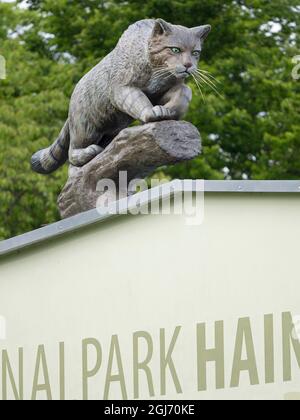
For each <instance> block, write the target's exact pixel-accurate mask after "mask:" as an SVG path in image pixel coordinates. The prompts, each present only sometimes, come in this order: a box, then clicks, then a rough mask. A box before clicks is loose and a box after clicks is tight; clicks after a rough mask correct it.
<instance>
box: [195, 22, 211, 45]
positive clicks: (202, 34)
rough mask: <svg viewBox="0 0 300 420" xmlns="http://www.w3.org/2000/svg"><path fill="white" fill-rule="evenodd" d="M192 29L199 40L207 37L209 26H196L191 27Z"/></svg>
mask: <svg viewBox="0 0 300 420" xmlns="http://www.w3.org/2000/svg"><path fill="white" fill-rule="evenodd" d="M192 31H193V32H194V34H195V35H196V36H197V37H198V38H200V39H201V41H202V40H203V41H204V40H205V39H206V38H207V37H208V34H209V33H210V31H211V26H210V25H202V26H197V27H196V28H192Z"/></svg>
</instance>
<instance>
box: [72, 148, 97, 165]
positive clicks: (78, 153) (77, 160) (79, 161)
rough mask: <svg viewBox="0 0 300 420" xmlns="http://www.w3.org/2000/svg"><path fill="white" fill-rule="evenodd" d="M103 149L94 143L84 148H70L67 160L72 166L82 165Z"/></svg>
mask: <svg viewBox="0 0 300 420" xmlns="http://www.w3.org/2000/svg"><path fill="white" fill-rule="evenodd" d="M103 150H104V149H103V148H102V147H100V146H98V145H96V144H91V145H90V146H88V147H86V148H85V149H70V152H69V162H70V163H71V164H72V165H74V166H84V165H85V164H86V163H88V162H90V161H91V160H92V159H94V157H96V156H97V155H99V153H101V152H103Z"/></svg>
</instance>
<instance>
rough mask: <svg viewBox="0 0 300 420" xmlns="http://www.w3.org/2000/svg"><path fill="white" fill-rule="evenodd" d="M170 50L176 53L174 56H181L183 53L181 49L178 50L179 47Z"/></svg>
mask: <svg viewBox="0 0 300 420" xmlns="http://www.w3.org/2000/svg"><path fill="white" fill-rule="evenodd" d="M170 50H171V51H172V52H173V53H174V54H180V53H181V49H180V48H177V47H172V48H170Z"/></svg>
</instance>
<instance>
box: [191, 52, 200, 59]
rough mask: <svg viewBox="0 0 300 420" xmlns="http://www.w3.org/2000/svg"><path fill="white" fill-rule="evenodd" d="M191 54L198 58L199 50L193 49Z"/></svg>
mask: <svg viewBox="0 0 300 420" xmlns="http://www.w3.org/2000/svg"><path fill="white" fill-rule="evenodd" d="M192 55H193V56H194V57H196V58H200V51H197V50H195V51H193V52H192Z"/></svg>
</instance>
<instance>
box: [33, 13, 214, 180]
mask: <svg viewBox="0 0 300 420" xmlns="http://www.w3.org/2000/svg"><path fill="white" fill-rule="evenodd" d="M210 30H211V27H210V26H209V25H204V26H199V27H196V28H192V29H189V28H186V27H183V26H178V25H171V24H169V23H167V22H165V21H163V20H162V19H157V20H150V19H149V20H142V21H139V22H136V23H135V24H133V25H131V26H130V27H129V28H128V29H127V31H125V32H124V34H123V35H122V37H121V38H120V40H119V42H118V44H117V46H116V48H115V49H114V50H113V51H112V52H111V53H110V54H108V55H107V56H106V57H105V58H104V59H103V60H102V61H101V62H100V63H99V64H98V65H97V66H96V67H94V68H93V69H92V70H91V71H90V72H89V73H88V74H86V75H85V76H84V77H83V78H82V79H81V80H80V82H79V83H78V85H77V86H76V88H75V90H74V93H73V95H72V98H71V103H70V110H69V117H68V120H67V121H66V123H65V125H64V127H63V129H62V131H61V133H60V135H59V137H58V139H57V140H56V141H55V143H54V144H53V145H52V146H50V147H49V148H47V149H44V150H40V151H38V152H37V153H35V154H34V155H33V157H32V161H31V164H32V169H33V170H34V171H36V172H39V173H41V174H48V173H51V172H53V171H55V170H56V169H58V168H59V167H60V166H61V165H63V164H64V163H65V162H66V161H67V159H69V162H70V163H71V164H72V165H74V166H83V165H85V164H86V163H87V162H89V161H90V160H91V159H93V158H94V157H95V156H96V155H98V154H99V153H101V152H102V151H103V149H104V148H105V147H106V146H107V144H109V143H110V142H111V140H112V139H113V138H114V137H115V136H116V135H117V134H118V133H119V132H120V131H121V130H123V129H124V128H126V127H128V126H129V125H130V124H131V122H132V121H133V120H140V121H141V122H143V123H147V122H153V121H160V120H167V119H172V120H176V119H180V118H182V117H183V115H184V114H185V113H186V112H187V110H188V106H189V103H190V101H191V98H192V93H191V90H190V88H189V87H188V86H187V85H186V84H185V83H184V81H185V80H186V79H187V77H189V76H190V75H192V74H193V73H194V72H196V71H197V66H198V61H199V59H200V53H201V49H202V45H203V41H204V39H205V38H206V37H207V35H208V33H209V32H210Z"/></svg>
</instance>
